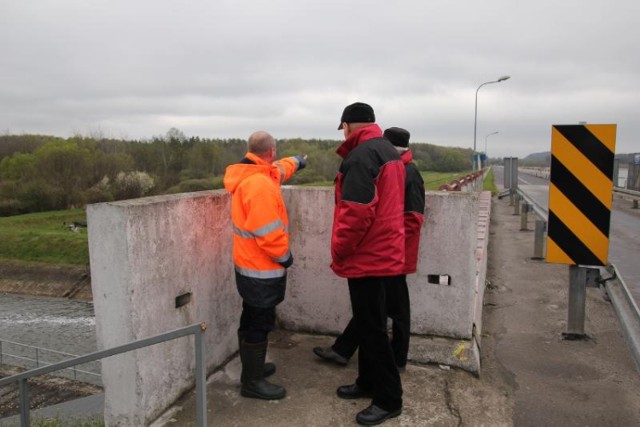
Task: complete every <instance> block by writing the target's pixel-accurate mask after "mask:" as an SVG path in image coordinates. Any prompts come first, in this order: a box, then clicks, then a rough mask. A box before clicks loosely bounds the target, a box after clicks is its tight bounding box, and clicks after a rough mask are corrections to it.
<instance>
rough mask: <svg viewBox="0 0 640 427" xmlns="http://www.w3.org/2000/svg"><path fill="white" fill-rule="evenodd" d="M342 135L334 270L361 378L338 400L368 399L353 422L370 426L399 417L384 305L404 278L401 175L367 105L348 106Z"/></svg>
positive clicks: (399, 392)
mask: <svg viewBox="0 0 640 427" xmlns="http://www.w3.org/2000/svg"><path fill="white" fill-rule="evenodd" d="M341 129H342V130H343V132H344V137H345V141H344V142H343V143H342V144H341V145H340V147H338V150H337V153H338V155H340V156H341V157H342V158H343V161H342V164H341V165H340V169H339V171H338V175H337V177H336V183H335V202H336V205H335V210H334V216H333V228H332V234H331V257H332V259H333V262H332V263H331V268H332V269H333V271H334V272H335V273H336V274H337V275H338V276H340V277H345V278H347V281H348V283H349V296H350V298H351V310H352V313H353V321H354V322H355V326H356V328H357V331H358V344H359V346H360V351H359V352H358V378H357V379H356V381H355V383H353V384H350V385H344V386H340V387H338V389H337V391H336V392H337V394H338V396H339V397H341V398H343V399H358V398H372V399H373V400H372V401H371V404H370V405H369V406H368V407H367V408H366V409H364V410H362V411H360V412H359V413H358V415H357V416H356V421H357V422H358V423H359V424H365V425H374V424H380V423H382V422H384V421H385V420H387V419H389V418H392V417H397V416H398V415H400V414H401V413H402V384H401V381H400V374H399V373H398V369H397V368H396V365H395V361H394V357H393V353H392V351H391V346H390V344H389V339H388V336H387V310H386V305H385V300H386V288H387V287H388V286H390V285H391V283H392V277H394V276H398V275H400V274H403V272H404V262H405V256H404V253H405V246H404V244H405V242H404V240H405V239H404V219H403V207H404V185H405V170H404V166H403V164H402V160H401V159H400V155H399V154H398V152H397V151H396V149H395V148H394V147H393V145H391V144H390V143H389V141H387V140H386V139H384V138H383V137H382V130H381V129H380V127H379V126H378V125H377V124H375V114H374V112H373V108H371V106H369V105H368V104H364V103H361V102H356V103H354V104H351V105H348V106H347V107H345V109H344V111H343V113H342V118H341V120H340V126H339V127H338V130H341Z"/></svg>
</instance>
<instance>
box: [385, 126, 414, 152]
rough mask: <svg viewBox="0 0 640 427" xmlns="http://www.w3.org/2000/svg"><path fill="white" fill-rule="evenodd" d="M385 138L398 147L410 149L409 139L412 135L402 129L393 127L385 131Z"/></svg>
mask: <svg viewBox="0 0 640 427" xmlns="http://www.w3.org/2000/svg"><path fill="white" fill-rule="evenodd" d="M383 136H384V137H385V138H387V139H388V140H389V141H391V143H392V144H393V145H395V146H396V147H405V148H406V147H408V146H409V138H410V137H411V134H410V133H409V131H408V130H406V129H402V128H396V127H392V128H389V129H387V130H385V131H384V135H383Z"/></svg>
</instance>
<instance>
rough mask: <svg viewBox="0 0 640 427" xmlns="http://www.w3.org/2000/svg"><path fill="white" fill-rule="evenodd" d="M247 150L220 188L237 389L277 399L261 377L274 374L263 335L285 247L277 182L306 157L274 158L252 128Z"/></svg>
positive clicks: (286, 258)
mask: <svg viewBox="0 0 640 427" xmlns="http://www.w3.org/2000/svg"><path fill="white" fill-rule="evenodd" d="M247 146H248V147H247V148H248V152H247V154H246V156H245V157H244V158H243V159H242V160H240V162H239V163H236V164H233V165H230V166H229V167H227V170H226V172H225V175H224V187H225V188H226V189H227V191H229V192H230V193H231V195H232V197H231V218H232V221H233V262H234V265H235V272H236V286H237V288H238V292H239V293H240V296H241V297H242V315H241V317H240V327H239V329H238V341H239V345H240V360H241V361H242V375H241V382H242V388H241V391H240V393H241V394H242V395H243V396H245V397H252V398H257V399H266V400H272V399H282V398H283V397H284V396H285V394H286V390H285V389H284V387H282V386H280V385H276V384H272V383H270V382H268V381H266V380H265V379H264V377H265V376H268V375H271V374H273V373H274V372H275V366H274V365H273V364H272V363H266V364H265V358H266V354H267V346H268V335H269V332H270V331H271V330H272V329H273V327H274V325H275V317H276V314H275V313H276V311H275V309H276V305H278V304H279V303H280V302H282V300H283V299H284V294H285V289H286V284H287V270H286V269H287V268H288V267H290V266H291V264H293V256H292V255H291V251H290V249H289V232H288V225H289V220H288V218H287V210H286V208H285V205H284V201H283V199H282V193H281V191H280V184H282V183H283V182H284V181H286V180H287V179H289V178H290V177H291V176H292V175H293V174H294V173H295V172H296V171H297V170H300V169H302V168H304V167H305V166H306V159H307V156H294V157H287V158H285V159H281V160H278V161H275V160H276V141H275V139H274V138H273V136H271V135H270V134H268V133H267V132H263V131H259V132H254V133H253V134H252V135H251V136H250V137H249V141H248V144H247Z"/></svg>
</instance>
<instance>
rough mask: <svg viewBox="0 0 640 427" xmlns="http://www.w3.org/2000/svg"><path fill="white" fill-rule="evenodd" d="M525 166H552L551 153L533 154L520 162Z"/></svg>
mask: <svg viewBox="0 0 640 427" xmlns="http://www.w3.org/2000/svg"><path fill="white" fill-rule="evenodd" d="M520 164H521V165H523V166H549V165H550V164H551V151H543V152H542V153H532V154H529V155H528V156H527V157H525V158H523V159H521V160H520Z"/></svg>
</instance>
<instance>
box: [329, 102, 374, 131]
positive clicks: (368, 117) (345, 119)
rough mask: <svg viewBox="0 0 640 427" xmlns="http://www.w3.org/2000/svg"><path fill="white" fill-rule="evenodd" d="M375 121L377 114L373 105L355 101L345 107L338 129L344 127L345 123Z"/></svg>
mask: <svg viewBox="0 0 640 427" xmlns="http://www.w3.org/2000/svg"><path fill="white" fill-rule="evenodd" d="M375 121H376V115H375V114H374V113H373V108H371V105H369V104H365V103H364V102H355V103H353V104H351V105H347V106H346V107H344V111H343V112H342V117H341V118H340V126H338V130H340V129H342V124H343V123H375Z"/></svg>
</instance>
